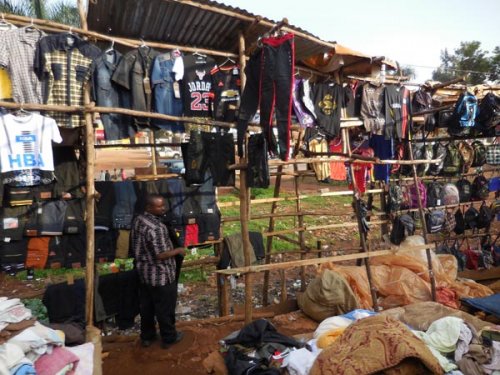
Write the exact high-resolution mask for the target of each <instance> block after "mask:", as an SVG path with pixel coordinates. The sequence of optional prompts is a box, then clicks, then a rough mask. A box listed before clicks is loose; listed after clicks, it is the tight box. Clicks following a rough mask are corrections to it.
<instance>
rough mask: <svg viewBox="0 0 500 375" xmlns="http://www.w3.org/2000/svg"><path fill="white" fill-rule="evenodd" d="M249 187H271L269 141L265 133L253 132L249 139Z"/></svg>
mask: <svg viewBox="0 0 500 375" xmlns="http://www.w3.org/2000/svg"><path fill="white" fill-rule="evenodd" d="M247 179H248V180H247V181H248V187H255V188H267V187H269V165H268V157H267V142H266V138H265V137H264V134H252V135H251V136H250V138H249V139H248V169H247Z"/></svg>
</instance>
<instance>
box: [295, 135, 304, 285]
mask: <svg viewBox="0 0 500 375" xmlns="http://www.w3.org/2000/svg"><path fill="white" fill-rule="evenodd" d="M299 138H300V136H299ZM296 149H298V147H297V148H296ZM293 170H294V172H295V173H298V166H297V164H294V165H293ZM299 183H300V181H299V176H295V177H294V178H293V185H294V189H295V196H296V197H297V200H296V201H295V210H296V214H297V218H298V225H299V227H303V226H304V216H303V215H301V213H300V212H301V211H302V205H301V202H300V189H299ZM297 235H298V239H299V243H300V248H301V250H302V249H305V247H306V241H305V237H304V232H303V231H299V232H297ZM304 257H305V255H304V254H302V253H301V254H300V259H304ZM300 289H301V291H302V292H304V291H305V290H306V268H305V267H301V268H300Z"/></svg>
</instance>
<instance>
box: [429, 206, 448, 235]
mask: <svg viewBox="0 0 500 375" xmlns="http://www.w3.org/2000/svg"><path fill="white" fill-rule="evenodd" d="M445 216H446V214H445V212H444V211H443V210H434V211H432V212H430V213H427V214H426V215H425V222H426V224H427V232H429V233H438V232H441V230H442V229H443V225H444V221H445Z"/></svg>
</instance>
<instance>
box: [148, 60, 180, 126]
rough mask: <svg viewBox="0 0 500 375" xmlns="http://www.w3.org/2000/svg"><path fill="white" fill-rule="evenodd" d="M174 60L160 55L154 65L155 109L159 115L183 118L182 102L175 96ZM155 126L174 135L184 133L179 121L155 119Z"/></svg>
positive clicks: (152, 78) (152, 77) (152, 75)
mask: <svg viewBox="0 0 500 375" xmlns="http://www.w3.org/2000/svg"><path fill="white" fill-rule="evenodd" d="M173 67H174V60H173V58H172V57H171V55H170V53H165V54H162V55H159V56H157V57H156V58H155V60H154V63H153V71H152V73H151V81H152V84H153V91H154V98H155V109H156V111H157V112H158V113H162V114H164V115H172V116H182V100H181V99H180V98H176V97H175V95H174V87H173V84H174V82H175V79H174V75H175V73H174V72H173ZM154 124H155V125H156V126H158V127H160V128H162V129H166V130H171V131H173V132H174V133H178V132H183V131H184V125H183V124H182V123H179V122H177V121H167V120H161V119H155V120H154Z"/></svg>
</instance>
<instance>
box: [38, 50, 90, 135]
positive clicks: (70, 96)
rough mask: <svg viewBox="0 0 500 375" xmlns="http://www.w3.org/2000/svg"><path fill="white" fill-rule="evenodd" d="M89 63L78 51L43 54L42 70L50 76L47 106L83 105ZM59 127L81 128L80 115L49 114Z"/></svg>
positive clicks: (88, 75) (88, 76)
mask: <svg viewBox="0 0 500 375" xmlns="http://www.w3.org/2000/svg"><path fill="white" fill-rule="evenodd" d="M91 64H92V59H89V58H87V57H85V56H83V55H82V54H81V52H80V51H79V50H77V49H72V50H70V51H52V52H50V53H47V54H45V67H44V70H45V72H46V73H48V75H49V79H48V92H49V95H48V98H47V104H53V105H68V106H70V105H83V87H84V85H85V83H86V82H87V81H88V80H89V79H90V66H91ZM48 115H49V116H50V117H52V118H53V119H54V120H56V122H57V124H58V125H59V126H61V127H67V128H74V127H77V126H83V125H84V122H83V121H84V119H83V117H82V116H81V115H79V114H70V113H62V112H48Z"/></svg>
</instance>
